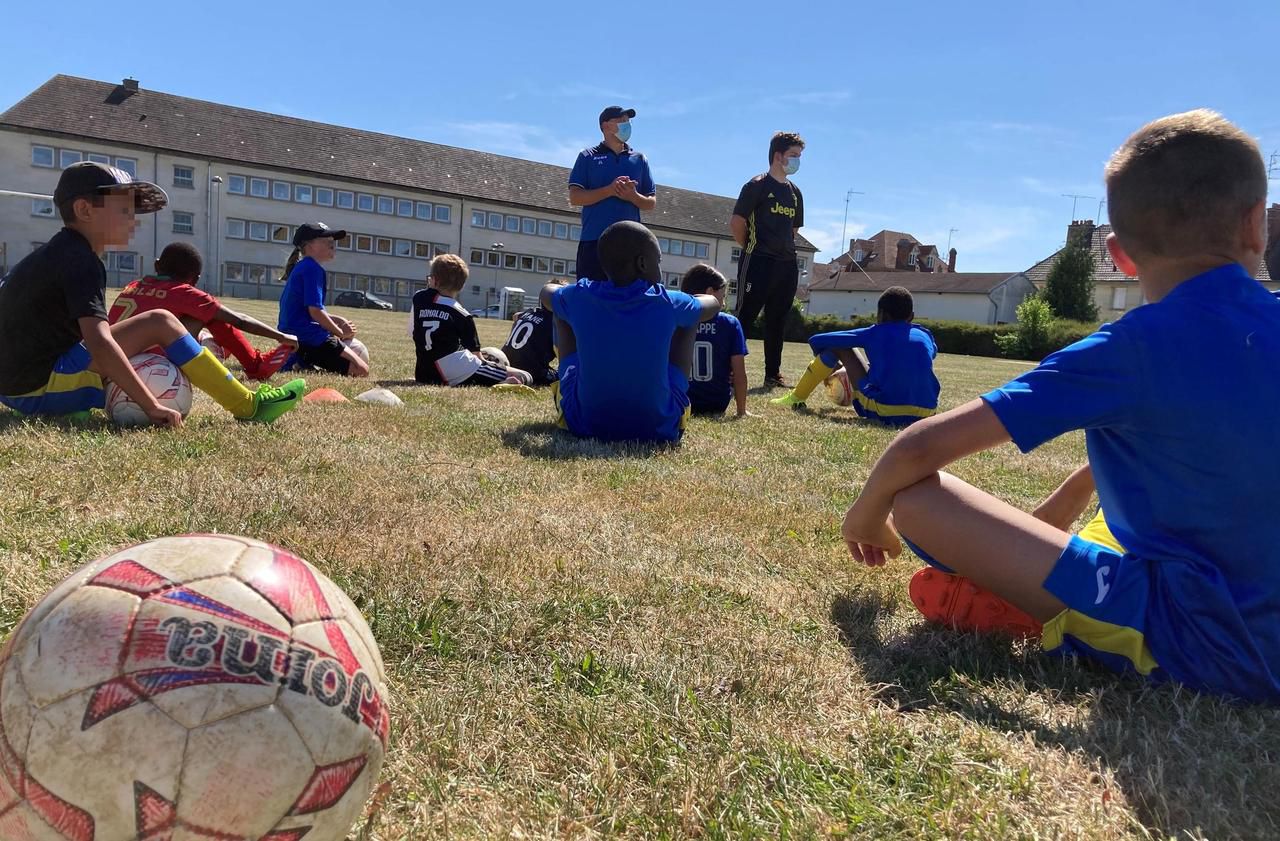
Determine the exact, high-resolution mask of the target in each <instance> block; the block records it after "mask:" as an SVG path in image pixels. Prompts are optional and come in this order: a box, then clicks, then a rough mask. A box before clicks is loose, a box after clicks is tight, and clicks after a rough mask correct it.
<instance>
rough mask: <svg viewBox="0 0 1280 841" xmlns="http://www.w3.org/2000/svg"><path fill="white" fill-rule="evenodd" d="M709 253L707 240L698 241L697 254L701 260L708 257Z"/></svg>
mask: <svg viewBox="0 0 1280 841" xmlns="http://www.w3.org/2000/svg"><path fill="white" fill-rule="evenodd" d="M707 253H708V251H707V244H706V243H705V242H700V243H698V253H697V255H695V256H697V258H698V259H699V260H705V259H707Z"/></svg>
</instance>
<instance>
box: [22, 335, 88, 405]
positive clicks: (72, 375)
mask: <svg viewBox="0 0 1280 841" xmlns="http://www.w3.org/2000/svg"><path fill="white" fill-rule="evenodd" d="M92 361H93V360H92V359H90V358H89V349H88V348H86V347H85V346H84V343H83V342H81V343H78V344H75V345H73V346H72V347H71V349H70V350H68V351H67V352H66V353H64V354H62V356H60V357H58V360H57V361H56V362H55V363H54V364H53V371H52V372H51V373H50V374H49V381H48V382H46V383H45V384H44V385H42V386H40V387H39V388H37V389H35V390H34V391H28V392H27V393H26V394H16V395H12V396H10V395H0V403H3V404H4V405H5V406H8V407H9V408H10V409H13V410H14V411H17V412H21V413H22V414H24V415H70V414H73V413H75V412H84V411H88V410H89V409H101V408H102V407H103V406H105V405H106V393H105V392H104V391H103V387H102V377H100V376H98V375H97V374H95V373H94V372H93V371H90V370H89V365H90V364H91V363H92Z"/></svg>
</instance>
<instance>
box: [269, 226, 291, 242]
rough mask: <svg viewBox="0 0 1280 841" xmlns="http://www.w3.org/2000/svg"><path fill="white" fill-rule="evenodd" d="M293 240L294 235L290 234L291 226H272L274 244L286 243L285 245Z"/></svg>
mask: <svg viewBox="0 0 1280 841" xmlns="http://www.w3.org/2000/svg"><path fill="white" fill-rule="evenodd" d="M292 239H293V235H292V234H291V233H289V226H288V225H272V226H271V241H272V242H285V243H287V242H291V241H292Z"/></svg>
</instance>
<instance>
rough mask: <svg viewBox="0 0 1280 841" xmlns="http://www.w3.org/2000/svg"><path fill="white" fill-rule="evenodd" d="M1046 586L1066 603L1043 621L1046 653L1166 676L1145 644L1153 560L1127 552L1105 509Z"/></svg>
mask: <svg viewBox="0 0 1280 841" xmlns="http://www.w3.org/2000/svg"><path fill="white" fill-rule="evenodd" d="M903 542H904V543H905V544H906V545H907V546H908V547H909V548H910V549H911V551H912V552H915V553H916V554H917V555H919V556H920V558H921V559H922V560H923V561H925V563H927V564H929V565H930V566H933V567H937V568H938V569H941V570H942V571H943V572H953V570H951V569H948V568H947V567H945V566H943V565H942V564H940V563H938V562H937V561H935V560H934V559H933V558H931V557H929V555H927V554H926V553H925V552H924V551H923V550H921V549H920V548H919V547H918V546H916V545H915V544H913V543H911V541H909V540H907V539H906V538H905V537H904V538H903ZM1044 588H1045V589H1046V590H1048V591H1049V592H1050V593H1052V594H1053V596H1054V597H1055V598H1057V599H1058V600H1059V601H1061V602H1062V603H1063V604H1065V605H1066V606H1067V609H1066V610H1064V611H1062V612H1061V613H1059V614H1058V615H1057V616H1055V617H1053V618H1052V619H1050V620H1049V621H1048V622H1046V623H1045V625H1044V632H1043V633H1042V635H1041V638H1040V641H1041V644H1042V645H1043V646H1044V650H1045V651H1046V652H1048V653H1050V654H1053V655H1056V656H1067V655H1071V654H1078V655H1080V656H1083V657H1088V658H1090V659H1092V660H1096V661H1097V662H1099V663H1101V664H1102V665H1104V666H1106V667H1108V668H1110V669H1112V670H1113V671H1117V672H1128V673H1137V674H1140V675H1142V676H1144V677H1146V678H1148V679H1151V680H1153V681H1161V680H1165V679H1167V677H1168V676H1167V675H1166V674H1165V672H1164V670H1163V669H1161V668H1160V665H1159V664H1158V663H1156V660H1155V657H1153V656H1152V654H1151V651H1150V649H1148V648H1147V641H1146V627H1147V601H1148V599H1149V598H1150V594H1151V571H1150V568H1149V565H1148V563H1147V562H1146V561H1144V560H1142V559H1141V558H1138V557H1136V556H1134V555H1131V554H1129V553H1127V552H1125V551H1124V548H1123V547H1122V546H1121V545H1120V544H1119V543H1118V542H1117V541H1116V539H1115V537H1114V536H1112V534H1111V531H1110V530H1109V529H1108V528H1107V523H1106V520H1105V519H1103V516H1102V511H1101V510H1099V511H1098V513H1097V515H1095V516H1094V518H1093V520H1091V521H1090V522H1089V524H1088V525H1086V526H1085V527H1084V528H1083V529H1081V530H1080V533H1079V534H1078V535H1073V536H1072V538H1071V541H1070V542H1069V543H1068V544H1067V547H1066V548H1065V549H1063V550H1062V554H1061V555H1059V556H1058V560H1057V561H1056V562H1055V563H1054V565H1053V570H1052V571H1050V573H1049V577H1048V578H1046V579H1045V581H1044Z"/></svg>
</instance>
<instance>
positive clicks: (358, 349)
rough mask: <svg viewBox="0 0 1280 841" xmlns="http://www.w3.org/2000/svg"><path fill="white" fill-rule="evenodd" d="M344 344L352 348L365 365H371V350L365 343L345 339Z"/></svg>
mask: <svg viewBox="0 0 1280 841" xmlns="http://www.w3.org/2000/svg"><path fill="white" fill-rule="evenodd" d="M342 344H344V345H346V346H347V347H349V348H351V350H353V351H354V352H355V355H356V356H358V357H360V359H361V360H362V361H363V362H364V364H365V365H368V364H369V348H368V346H367V345H365V343H364V342H362V341H360V340H359V339H357V338H354V337H353V338H350V339H343V340H342Z"/></svg>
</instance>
